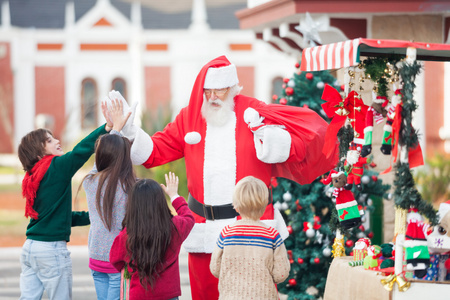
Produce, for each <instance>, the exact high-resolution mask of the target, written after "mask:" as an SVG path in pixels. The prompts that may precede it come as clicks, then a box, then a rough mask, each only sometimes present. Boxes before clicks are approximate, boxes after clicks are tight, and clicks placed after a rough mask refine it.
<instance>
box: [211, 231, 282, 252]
mask: <svg viewBox="0 0 450 300" xmlns="http://www.w3.org/2000/svg"><path fill="white" fill-rule="evenodd" d="M282 243H283V239H282V238H281V237H280V234H279V233H278V231H276V230H275V229H274V228H272V227H268V228H266V227H262V226H254V225H235V226H225V227H224V229H223V230H222V232H221V234H220V236H219V239H218V240H217V246H218V247H219V248H220V249H223V247H225V246H238V245H240V246H257V247H263V248H271V249H274V250H275V249H276V248H278V247H279V246H281V244H282Z"/></svg>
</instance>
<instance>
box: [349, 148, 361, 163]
mask: <svg viewBox="0 0 450 300" xmlns="http://www.w3.org/2000/svg"><path fill="white" fill-rule="evenodd" d="M358 160H359V152H358V151H357V150H348V152H347V163H348V164H350V165H354V164H356V163H357V162H358Z"/></svg>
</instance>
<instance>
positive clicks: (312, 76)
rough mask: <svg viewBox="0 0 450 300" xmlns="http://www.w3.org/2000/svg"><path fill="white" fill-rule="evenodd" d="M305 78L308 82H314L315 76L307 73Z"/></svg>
mask: <svg viewBox="0 0 450 300" xmlns="http://www.w3.org/2000/svg"><path fill="white" fill-rule="evenodd" d="M305 77H306V79H308V80H313V78H314V75H313V74H312V73H306V75H305Z"/></svg>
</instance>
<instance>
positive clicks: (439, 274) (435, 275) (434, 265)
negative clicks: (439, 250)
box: [413, 254, 450, 281]
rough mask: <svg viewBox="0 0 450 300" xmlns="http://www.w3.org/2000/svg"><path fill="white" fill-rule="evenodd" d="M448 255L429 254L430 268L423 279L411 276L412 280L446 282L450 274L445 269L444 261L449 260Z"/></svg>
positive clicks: (449, 278)
mask: <svg viewBox="0 0 450 300" xmlns="http://www.w3.org/2000/svg"><path fill="white" fill-rule="evenodd" d="M449 256H450V255H449V254H431V255H430V266H429V267H428V270H427V274H426V275H425V276H424V277H421V278H419V277H417V276H413V278H414V279H422V280H428V281H448V280H450V273H449V272H448V270H447V269H446V268H445V261H446V260H447V259H448V258H449Z"/></svg>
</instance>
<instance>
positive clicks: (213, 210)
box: [188, 194, 239, 221]
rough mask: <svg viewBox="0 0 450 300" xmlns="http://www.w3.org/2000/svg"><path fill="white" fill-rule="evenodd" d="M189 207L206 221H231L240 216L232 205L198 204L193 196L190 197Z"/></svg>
mask: <svg viewBox="0 0 450 300" xmlns="http://www.w3.org/2000/svg"><path fill="white" fill-rule="evenodd" d="M188 206H189V208H190V209H191V210H192V211H193V212H195V213H196V214H197V215H199V216H202V217H203V218H205V219H206V220H212V221H213V220H220V219H230V218H234V217H236V216H238V215H239V214H238V213H237V212H236V211H235V210H234V208H233V205H231V204H225V205H214V206H213V205H206V204H203V203H200V202H198V201H197V200H196V199H195V198H194V197H192V195H191V194H189V197H188Z"/></svg>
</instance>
